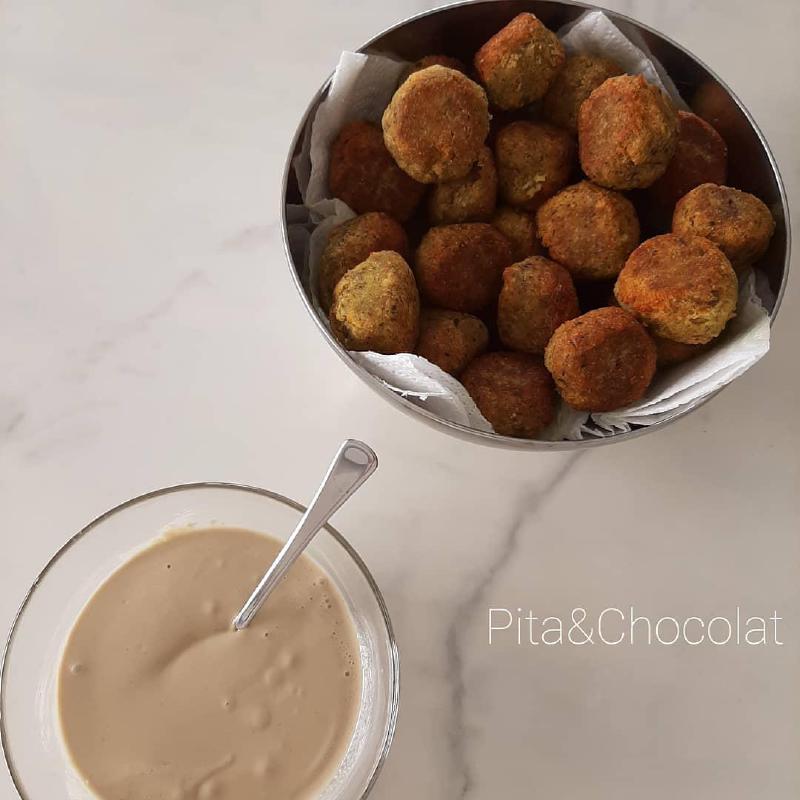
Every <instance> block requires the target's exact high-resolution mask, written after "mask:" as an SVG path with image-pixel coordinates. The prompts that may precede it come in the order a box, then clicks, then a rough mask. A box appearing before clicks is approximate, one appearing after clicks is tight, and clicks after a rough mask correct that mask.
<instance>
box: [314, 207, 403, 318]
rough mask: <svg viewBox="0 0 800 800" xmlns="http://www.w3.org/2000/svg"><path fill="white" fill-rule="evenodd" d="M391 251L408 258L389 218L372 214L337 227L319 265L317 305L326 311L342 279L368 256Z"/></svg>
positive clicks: (397, 229)
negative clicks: (382, 251) (380, 251)
mask: <svg viewBox="0 0 800 800" xmlns="http://www.w3.org/2000/svg"><path fill="white" fill-rule="evenodd" d="M379 250H394V251H395V252H396V253H399V254H400V255H401V256H403V258H408V237H407V236H406V233H405V231H404V230H403V228H402V226H401V225H400V224H399V223H398V222H396V221H395V220H393V219H392V218H391V217H390V216H389V215H388V214H382V213H380V212H378V211H372V212H370V213H368V214H362V215H361V216H358V217H355V218H354V219H351V220H348V221H347V222H343V223H342V224H341V225H337V226H336V227H335V228H334V229H333V230H332V231H331V232H330V234H329V235H328V241H327V243H326V244H325V249H324V250H323V251H322V256H321V257H320V263H319V277H318V297H319V303H320V305H321V306H322V308H324V309H325V311H328V310H329V309H330V307H331V302H332V301H333V290H334V288H335V287H336V284H337V283H339V281H340V280H341V279H342V276H343V275H344V274H345V273H346V272H347V271H348V270H350V269H352V268H353V267H355V266H356V265H358V264H360V263H361V262H362V261H366V259H367V257H368V256H369V255H370V253H375V252H377V251H379Z"/></svg>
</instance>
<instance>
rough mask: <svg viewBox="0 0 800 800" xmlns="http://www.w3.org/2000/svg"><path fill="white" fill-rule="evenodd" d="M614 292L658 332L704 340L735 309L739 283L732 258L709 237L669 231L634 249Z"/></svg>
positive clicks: (698, 341)
mask: <svg viewBox="0 0 800 800" xmlns="http://www.w3.org/2000/svg"><path fill="white" fill-rule="evenodd" d="M614 295H615V296H616V298H617V301H618V302H619V304H620V305H621V306H622V307H623V308H625V309H627V310H628V311H630V312H631V313H632V314H634V315H635V316H636V317H637V318H638V319H639V320H640V321H641V322H643V323H644V324H645V325H647V327H648V328H650V329H651V330H652V331H653V333H655V334H657V335H658V336H663V337H664V338H666V339H672V340H674V341H676V342H684V343H685V344H704V343H705V342H709V341H711V339H713V338H715V337H716V336H718V335H719V334H720V333H721V332H722V330H723V328H724V327H725V325H726V323H727V322H728V320H729V319H730V318H731V317H732V316H734V314H735V313H736V301H737V295H738V284H737V280H736V273H735V272H734V270H733V267H732V266H731V264H730V262H729V261H728V259H727V258H726V257H725V255H724V254H723V253H722V251H721V250H720V249H719V248H718V247H717V246H716V245H714V244H712V243H711V242H710V241H709V240H708V239H704V238H702V237H701V236H691V235H689V236H687V235H677V234H671V233H668V234H664V235H663V236H655V237H653V238H652V239H648V240H647V241H646V242H644V243H642V244H641V245H639V247H637V248H636V250H634V251H633V253H631V255H630V257H629V258H628V260H627V262H626V263H625V266H624V267H623V269H622V272H620V274H619V277H618V278H617V283H616V285H615V286H614Z"/></svg>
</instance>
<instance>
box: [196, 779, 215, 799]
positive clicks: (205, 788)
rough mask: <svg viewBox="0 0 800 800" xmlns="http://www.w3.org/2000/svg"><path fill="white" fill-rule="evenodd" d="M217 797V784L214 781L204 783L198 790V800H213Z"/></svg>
mask: <svg viewBox="0 0 800 800" xmlns="http://www.w3.org/2000/svg"><path fill="white" fill-rule="evenodd" d="M216 796H217V784H216V782H215V781H214V780H213V779H209V780H207V781H203V783H201V784H200V788H199V789H198V790H197V800H213V798H215V797H216Z"/></svg>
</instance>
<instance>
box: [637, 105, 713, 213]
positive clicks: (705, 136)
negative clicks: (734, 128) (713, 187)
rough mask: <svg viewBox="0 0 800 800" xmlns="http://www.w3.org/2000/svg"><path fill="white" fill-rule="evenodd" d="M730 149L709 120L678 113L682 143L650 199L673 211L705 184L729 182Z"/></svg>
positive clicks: (679, 136) (679, 133)
mask: <svg viewBox="0 0 800 800" xmlns="http://www.w3.org/2000/svg"><path fill="white" fill-rule="evenodd" d="M727 174H728V148H727V146H726V145H725V142H724V141H723V139H722V137H721V136H720V135H719V134H718V133H717V132H716V131H715V130H714V128H712V127H711V125H709V124H708V123H707V122H706V121H705V120H702V119H700V117H698V116H697V114H690V113H689V112H688V111H678V144H677V147H676V149H675V155H674V156H673V157H672V160H671V161H670V162H669V164H668V166H667V171H666V172H665V173H664V174H663V175H662V176H661V177H660V178H659V179H658V180H657V181H656V182H655V183H654V184H653V185H652V186H651V187H650V189H649V192H650V196H651V197H652V198H653V199H654V200H655V201H656V202H657V203H658V205H659V206H660V207H661V208H663V209H667V210H668V211H671V210H672V209H674V208H675V203H677V202H678V200H680V199H681V197H683V196H684V195H685V194H686V193H687V192H690V191H691V190H692V189H694V188H695V186H700V184H702V183H725V178H726V176H727Z"/></svg>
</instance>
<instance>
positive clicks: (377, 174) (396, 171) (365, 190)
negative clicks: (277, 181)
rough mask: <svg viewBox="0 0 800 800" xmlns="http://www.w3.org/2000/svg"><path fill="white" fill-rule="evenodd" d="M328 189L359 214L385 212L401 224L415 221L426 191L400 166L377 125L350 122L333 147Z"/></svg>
mask: <svg viewBox="0 0 800 800" xmlns="http://www.w3.org/2000/svg"><path fill="white" fill-rule="evenodd" d="M328 187H329V188H330V191H331V194H332V195H333V196H334V197H338V198H339V199H340V200H343V201H344V202H345V203H347V205H348V206H350V208H352V209H353V211H355V212H356V213H357V214H364V213H366V212H368V211H383V212H385V213H387V214H389V215H390V216H392V217H394V218H395V219H397V220H400V222H405V221H406V220H408V219H409V217H411V215H412V214H413V213H414V211H415V210H416V208H417V206H418V205H419V203H420V200H422V194H423V192H424V191H425V187H424V186H423V185H422V184H421V183H418V182H417V181H415V180H413V179H412V178H410V177H409V176H408V175H406V173H405V172H403V170H402V169H400V167H398V166H397V164H396V163H395V160H394V159H393V158H392V156H391V154H390V153H389V151H388V150H387V149H386V145H385V144H384V142H383V134H382V132H381V129H380V128H379V127H378V126H377V125H372V124H371V123H369V122H363V121H358V122H350V123H348V124H347V125H345V126H344V128H342V130H341V131H340V132H339V135H338V136H337V137H336V141H335V142H334V143H333V147H331V157H330V164H329V167H328Z"/></svg>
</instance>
